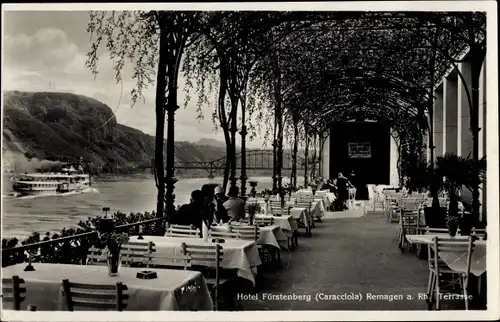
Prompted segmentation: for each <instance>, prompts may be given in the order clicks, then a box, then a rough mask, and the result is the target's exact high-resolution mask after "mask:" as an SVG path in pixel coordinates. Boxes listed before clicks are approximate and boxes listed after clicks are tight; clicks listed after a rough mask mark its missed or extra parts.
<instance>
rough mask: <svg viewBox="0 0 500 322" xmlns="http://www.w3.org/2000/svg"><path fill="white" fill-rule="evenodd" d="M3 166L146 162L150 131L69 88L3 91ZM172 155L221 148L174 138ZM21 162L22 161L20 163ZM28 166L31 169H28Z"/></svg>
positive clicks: (206, 155) (202, 155) (192, 157)
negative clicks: (119, 118) (122, 119)
mask: <svg viewBox="0 0 500 322" xmlns="http://www.w3.org/2000/svg"><path fill="white" fill-rule="evenodd" d="M3 108H4V118H3V126H4V129H3V133H2V140H3V154H4V155H3V156H4V170H7V171H9V170H17V171H25V170H26V169H16V168H20V167H21V168H22V167H23V166H22V165H21V163H26V160H28V159H29V160H30V162H32V163H33V160H39V161H40V162H42V161H41V160H44V161H43V162H50V161H49V160H52V161H56V160H58V161H75V160H77V159H78V158H80V157H83V159H84V160H86V161H89V162H92V163H94V164H95V165H100V166H106V165H112V166H113V167H133V166H137V165H140V164H144V163H150V160H151V159H152V158H153V157H154V137H153V136H150V135H148V134H145V133H143V132H141V131H139V130H136V129H134V128H131V127H128V126H125V125H122V124H118V123H117V121H116V118H115V117H114V115H113V111H112V110H111V109H110V108H109V107H108V106H107V105H105V104H103V103H101V102H99V101H97V100H95V99H92V98H89V97H85V96H82V95H76V94H69V93H48V92H42V93H36V92H18V91H13V92H4V106H3ZM175 150H176V151H175V152H176V159H177V161H180V162H182V161H209V160H214V159H218V158H220V157H222V156H224V154H225V149H223V148H221V147H215V146H205V145H196V144H192V143H189V142H177V143H176V146H175ZM24 167H25V166H24ZM30 170H31V169H30Z"/></svg>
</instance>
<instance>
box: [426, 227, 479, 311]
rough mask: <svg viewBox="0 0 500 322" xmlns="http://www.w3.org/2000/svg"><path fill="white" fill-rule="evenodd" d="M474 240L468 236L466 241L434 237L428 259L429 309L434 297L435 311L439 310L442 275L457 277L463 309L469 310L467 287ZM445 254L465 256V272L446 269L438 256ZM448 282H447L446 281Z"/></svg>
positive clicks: (442, 290)
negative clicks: (431, 254) (431, 252)
mask: <svg viewBox="0 0 500 322" xmlns="http://www.w3.org/2000/svg"><path fill="white" fill-rule="evenodd" d="M474 238H475V237H473V236H470V237H469V238H468V240H463V239H456V238H439V237H435V238H434V240H433V243H432V244H431V250H432V251H433V253H434V254H433V256H432V257H433V258H431V256H430V255H429V256H430V257H429V271H430V276H429V289H428V290H429V295H430V296H429V300H428V304H429V309H430V308H432V304H433V302H434V297H435V301H436V310H439V309H440V308H441V306H440V304H441V303H440V301H441V295H442V294H444V293H445V292H444V288H443V285H442V282H443V281H446V280H444V279H443V276H444V274H452V275H458V276H459V278H458V282H459V283H460V286H461V293H462V295H463V299H464V303H465V309H466V310H468V309H469V297H468V285H469V275H470V267H471V259H472V251H473V248H474ZM445 252H452V253H458V254H466V256H467V257H466V267H465V271H463V272H462V271H461V272H457V271H455V270H453V269H451V268H450V267H448V266H447V265H446V264H445V263H443V261H442V260H441V259H440V256H441V255H440V254H441V253H445ZM429 253H430V252H429ZM447 282H449V281H447ZM452 284H453V286H455V284H456V283H455V279H453V280H452Z"/></svg>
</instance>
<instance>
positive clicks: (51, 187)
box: [11, 164, 91, 196]
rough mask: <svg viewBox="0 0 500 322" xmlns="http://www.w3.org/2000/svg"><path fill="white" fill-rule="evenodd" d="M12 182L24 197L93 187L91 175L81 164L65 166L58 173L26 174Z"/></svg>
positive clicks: (14, 178) (14, 187)
mask: <svg viewBox="0 0 500 322" xmlns="http://www.w3.org/2000/svg"><path fill="white" fill-rule="evenodd" d="M11 181H12V188H13V190H14V191H15V192H17V193H18V194H20V195H23V196H37V195H53V194H59V193H68V192H81V191H84V190H85V189H88V188H90V187H91V180H90V175H89V174H86V173H84V171H83V167H82V166H81V164H75V165H72V164H65V165H64V166H63V167H62V169H61V170H60V171H58V172H40V173H25V174H22V175H17V176H15V177H13V178H12V179H11Z"/></svg>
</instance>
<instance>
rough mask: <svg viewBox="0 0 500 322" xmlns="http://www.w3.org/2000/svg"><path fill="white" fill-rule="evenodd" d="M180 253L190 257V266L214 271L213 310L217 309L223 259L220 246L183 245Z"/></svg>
mask: <svg viewBox="0 0 500 322" xmlns="http://www.w3.org/2000/svg"><path fill="white" fill-rule="evenodd" d="M184 246H185V247H183V249H182V251H183V253H184V254H187V255H189V256H191V264H192V265H193V266H198V267H200V266H201V267H202V268H208V269H210V270H215V296H214V302H215V305H214V309H215V310H216V311H217V310H218V309H219V301H218V299H219V295H218V294H219V287H218V286H219V283H220V265H221V262H222V259H223V258H224V250H223V248H222V246H221V245H220V244H212V245H190V244H189V243H188V244H184Z"/></svg>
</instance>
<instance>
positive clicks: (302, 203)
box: [295, 199, 312, 211]
mask: <svg viewBox="0 0 500 322" xmlns="http://www.w3.org/2000/svg"><path fill="white" fill-rule="evenodd" d="M311 201H312V200H304V199H297V201H296V202H295V207H298V208H306V209H307V211H311Z"/></svg>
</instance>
